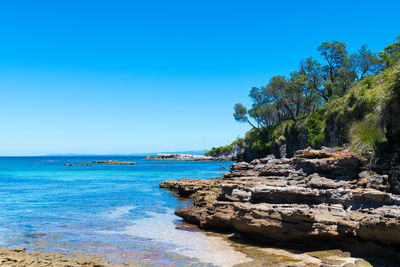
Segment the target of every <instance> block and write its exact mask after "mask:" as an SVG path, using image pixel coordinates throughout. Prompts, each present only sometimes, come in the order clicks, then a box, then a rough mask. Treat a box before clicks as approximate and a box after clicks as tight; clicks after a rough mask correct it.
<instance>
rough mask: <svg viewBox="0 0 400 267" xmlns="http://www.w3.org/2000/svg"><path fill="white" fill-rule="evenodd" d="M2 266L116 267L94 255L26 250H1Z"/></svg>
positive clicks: (0, 262) (0, 260) (0, 261)
mask: <svg viewBox="0 0 400 267" xmlns="http://www.w3.org/2000/svg"><path fill="white" fill-rule="evenodd" d="M0 265H1V266H21V267H22V266H73V267H75V266H85V267H95V266H96V267H100V266H104V267H106V266H107V267H109V266H116V265H114V264H112V263H111V262H109V261H107V260H105V259H102V258H100V257H97V256H93V255H79V256H70V255H66V254H62V253H55V252H27V251H26V250H25V249H24V248H14V249H7V248H0Z"/></svg>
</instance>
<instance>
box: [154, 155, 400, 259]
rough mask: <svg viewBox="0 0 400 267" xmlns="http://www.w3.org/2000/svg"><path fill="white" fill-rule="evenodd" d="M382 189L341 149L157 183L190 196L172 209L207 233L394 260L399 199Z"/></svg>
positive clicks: (380, 181) (379, 179)
mask: <svg viewBox="0 0 400 267" xmlns="http://www.w3.org/2000/svg"><path fill="white" fill-rule="evenodd" d="M388 186H389V185H388V183H387V176H385V175H379V174H376V173H373V172H372V171H369V170H363V169H362V162H361V161H360V160H359V159H358V158H357V157H356V156H355V155H354V154H352V153H351V152H349V151H348V150H346V149H338V150H334V149H325V150H310V149H308V150H303V151H298V152H297V153H296V156H295V157H294V158H292V159H275V158H274V157H271V156H270V157H267V158H265V159H260V160H255V161H253V162H251V163H244V162H240V163H237V164H233V165H232V166H231V171H230V173H228V174H225V175H224V176H223V177H221V178H220V179H216V180H191V179H180V180H178V181H164V182H161V183H160V187H161V188H166V189H170V190H172V191H174V192H177V195H178V196H183V197H189V198H191V199H192V200H193V205H192V206H189V207H184V208H181V209H178V210H176V211H175V214H176V215H178V216H179V217H182V218H183V219H184V220H185V221H186V222H188V223H191V224H195V225H199V226H200V227H201V228H203V229H205V230H207V231H219V230H222V229H223V230H227V231H230V232H232V233H241V235H242V236H245V237H252V238H253V239H254V238H255V239H258V240H261V241H262V242H269V243H271V242H272V244H273V245H280V244H285V246H286V247H293V246H292V245H293V244H306V247H307V246H308V247H316V246H317V247H318V246H320V245H328V246H327V247H326V246H325V247H326V248H325V249H326V250H327V251H330V249H331V248H330V247H329V245H331V246H332V247H333V248H336V249H337V248H339V249H340V248H342V249H344V250H347V251H350V252H351V253H353V254H354V255H359V256H364V255H365V256H366V257H368V258H369V257H370V256H371V255H372V254H370V252H371V251H374V250H375V251H379V252H376V253H375V254H374V255H375V256H377V257H379V256H380V255H389V256H388V257H389V258H392V259H393V260H394V261H395V262H396V264H398V263H399V262H400V254H399V252H398V251H396V249H395V248H396V247H397V245H398V244H399V243H400V238H399V236H398V229H399V227H400V221H399V218H398V216H399V215H398V214H399V213H398V212H397V211H399V210H400V196H397V195H394V194H391V193H389V192H388V190H389V187H388ZM396 214H397V215H396ZM317 252H318V251H316V254H318V255H319V254H321V253H322V252H318V253H317ZM322 254H324V255H327V254H329V253H327V252H326V251H325V252H323V253H322ZM330 256H332V257H333V256H335V255H330Z"/></svg>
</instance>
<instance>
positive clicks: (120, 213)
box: [105, 205, 135, 219]
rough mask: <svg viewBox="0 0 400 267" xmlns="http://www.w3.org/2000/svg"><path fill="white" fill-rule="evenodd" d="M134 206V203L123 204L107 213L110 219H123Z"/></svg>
mask: <svg viewBox="0 0 400 267" xmlns="http://www.w3.org/2000/svg"><path fill="white" fill-rule="evenodd" d="M134 208H135V206H133V205H127V206H121V207H117V208H115V209H113V210H111V211H109V212H107V213H106V214H105V215H106V216H107V217H108V218H110V219H121V218H122V217H124V216H125V215H127V214H129V211H131V210H132V209H134Z"/></svg>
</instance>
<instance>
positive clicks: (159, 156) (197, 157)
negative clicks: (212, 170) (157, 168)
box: [144, 154, 234, 161]
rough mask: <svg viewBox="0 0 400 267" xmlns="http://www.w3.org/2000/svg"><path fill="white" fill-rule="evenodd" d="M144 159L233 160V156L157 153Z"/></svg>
mask: <svg viewBox="0 0 400 267" xmlns="http://www.w3.org/2000/svg"><path fill="white" fill-rule="evenodd" d="M144 160H183V161H231V160H234V159H233V158H232V156H230V155H228V156H218V157H212V156H205V155H191V154H157V155H155V156H147V157H146V158H145V159H144Z"/></svg>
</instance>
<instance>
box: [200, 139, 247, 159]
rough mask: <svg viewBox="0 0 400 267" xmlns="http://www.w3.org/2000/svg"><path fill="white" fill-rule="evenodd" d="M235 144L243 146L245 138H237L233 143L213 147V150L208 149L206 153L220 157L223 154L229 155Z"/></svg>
mask: <svg viewBox="0 0 400 267" xmlns="http://www.w3.org/2000/svg"><path fill="white" fill-rule="evenodd" d="M234 146H237V147H242V146H243V139H238V140H235V141H234V142H233V143H232V144H230V145H226V146H221V147H213V148H212V149H211V150H209V151H207V152H206V153H205V154H204V155H206V156H212V157H218V156H221V155H229V154H230V153H231V152H232V149H233V147H234Z"/></svg>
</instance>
